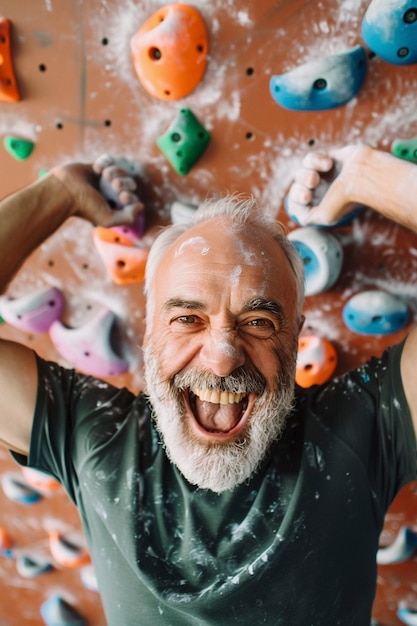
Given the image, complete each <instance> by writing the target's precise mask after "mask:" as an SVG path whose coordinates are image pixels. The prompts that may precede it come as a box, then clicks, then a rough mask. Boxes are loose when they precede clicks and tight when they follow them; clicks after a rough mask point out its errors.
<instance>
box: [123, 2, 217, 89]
mask: <svg viewBox="0 0 417 626" xmlns="http://www.w3.org/2000/svg"><path fill="white" fill-rule="evenodd" d="M130 48H131V51H132V56H133V63H134V66H135V70H136V73H137V75H138V77H139V80H140V81H141V83H142V84H143V86H144V88H145V89H146V90H147V91H148V92H149V93H150V94H151V95H153V96H155V97H156V98H159V99H160V100H178V99H180V98H184V97H185V96H187V95H188V94H190V93H191V92H192V91H193V90H194V89H195V88H196V87H197V85H198V83H199V82H200V81H201V79H202V77H203V75H204V72H205V69H206V64H207V54H208V34H207V29H206V25H205V23H204V20H203V18H202V17H201V15H200V13H199V12H198V11H197V9H195V8H194V7H192V6H190V5H188V4H182V3H174V4H168V5H166V6H164V7H162V8H160V9H159V10H158V11H156V13H154V14H153V15H152V16H151V17H150V18H149V19H148V20H147V21H146V22H145V23H144V24H143V26H142V27H141V28H140V29H139V30H138V31H137V33H136V34H135V35H134V36H133V37H132V39H131V41H130Z"/></svg>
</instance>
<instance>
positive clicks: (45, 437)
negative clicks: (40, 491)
mask: <svg viewBox="0 0 417 626" xmlns="http://www.w3.org/2000/svg"><path fill="white" fill-rule="evenodd" d="M37 367H38V393H37V400H36V407H35V413H34V420H33V426H32V433H31V441H30V447H29V455H28V457H27V458H26V457H25V456H22V455H19V454H16V453H12V455H13V457H14V458H15V460H16V461H17V462H18V463H20V464H21V465H29V466H30V467H34V468H36V469H39V470H41V471H43V472H47V473H48V474H51V475H52V476H53V477H54V478H56V479H57V480H58V481H59V482H60V483H61V484H62V485H63V486H64V487H65V488H66V490H67V492H68V495H69V496H70V498H71V499H72V500H73V501H74V502H76V500H77V491H78V471H77V467H78V465H79V464H80V463H82V459H83V456H84V455H86V454H88V451H89V447H90V446H91V445H99V443H100V442H99V439H100V437H102V438H103V439H108V438H111V436H112V433H113V432H116V431H117V429H118V428H119V427H120V420H121V419H123V416H126V414H128V413H129V407H130V406H131V405H132V402H133V401H134V397H135V396H134V395H133V394H132V393H131V392H130V391H128V390H127V389H119V388H117V387H114V386H112V385H110V384H108V383H106V382H104V381H102V380H99V379H96V378H93V377H91V376H86V375H83V374H80V373H78V372H75V371H74V370H68V369H65V368H63V367H61V366H59V365H58V364H56V363H53V362H49V361H45V360H43V359H41V358H40V357H39V356H37Z"/></svg>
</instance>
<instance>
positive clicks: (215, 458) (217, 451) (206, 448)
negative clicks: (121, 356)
mask: <svg viewBox="0 0 417 626" xmlns="http://www.w3.org/2000/svg"><path fill="white" fill-rule="evenodd" d="M144 362H145V378H146V391H147V394H148V396H149V398H150V401H151V404H152V407H153V417H154V419H155V423H156V427H157V429H158V430H159V432H160V433H161V435H162V437H163V441H164V445H165V449H166V453H167V456H168V458H169V459H170V460H171V462H172V463H173V464H174V465H176V466H177V467H178V469H179V470H180V472H181V473H182V474H183V476H184V477H185V478H186V479H187V480H188V481H189V482H190V483H191V484H193V485H197V486H198V487H200V488H202V489H210V490H211V491H214V492H215V493H221V492H223V491H227V490H230V489H233V488H234V487H236V486H237V485H239V484H241V483H243V482H244V481H246V480H249V479H250V478H251V476H252V475H253V474H254V473H255V472H256V470H257V469H258V468H259V466H260V464H261V463H262V461H263V460H264V458H265V455H266V453H267V451H268V449H269V448H270V446H271V444H272V443H273V442H274V441H275V440H277V439H278V438H279V437H280V436H281V435H282V432H283V430H284V428H285V424H286V421H287V417H288V415H289V414H290V412H291V410H292V406H293V399H294V375H293V364H291V366H290V367H288V366H287V368H286V371H283V368H282V367H281V368H280V371H281V372H282V375H281V376H280V379H279V380H278V381H277V383H276V385H275V389H273V390H272V391H269V392H264V393H263V394H262V396H261V397H260V398H258V400H257V401H256V403H255V406H254V408H253V410H252V413H251V415H250V418H249V424H248V426H247V428H246V430H245V431H244V433H243V435H242V436H241V437H239V439H237V440H234V441H231V442H230V443H224V442H221V443H217V442H213V443H206V442H202V441H201V440H200V439H198V437H197V436H196V435H195V434H194V433H193V432H192V431H191V430H190V429H189V428H188V425H187V422H186V420H184V419H183V418H184V415H185V405H184V401H183V397H182V391H180V390H178V389H177V388H176V387H175V386H174V384H173V383H172V382H164V381H163V380H162V377H161V374H160V371H159V367H158V364H157V359H156V357H155V355H154V354H153V353H152V349H151V347H150V345H149V344H148V346H147V347H146V348H145V351H144ZM281 366H283V363H281Z"/></svg>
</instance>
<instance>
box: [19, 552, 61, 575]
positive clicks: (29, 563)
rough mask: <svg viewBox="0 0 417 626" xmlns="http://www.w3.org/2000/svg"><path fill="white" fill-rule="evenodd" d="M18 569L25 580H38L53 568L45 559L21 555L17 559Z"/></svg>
mask: <svg viewBox="0 0 417 626" xmlns="http://www.w3.org/2000/svg"><path fill="white" fill-rule="evenodd" d="M16 569H17V571H18V573H19V574H20V575H21V576H22V577H23V578H36V576H40V575H41V574H46V572H50V571H51V570H52V569H53V566H52V564H51V563H50V562H49V561H47V560H46V559H44V558H38V557H36V556H32V555H31V556H29V555H27V554H20V555H19V556H18V557H17V559H16Z"/></svg>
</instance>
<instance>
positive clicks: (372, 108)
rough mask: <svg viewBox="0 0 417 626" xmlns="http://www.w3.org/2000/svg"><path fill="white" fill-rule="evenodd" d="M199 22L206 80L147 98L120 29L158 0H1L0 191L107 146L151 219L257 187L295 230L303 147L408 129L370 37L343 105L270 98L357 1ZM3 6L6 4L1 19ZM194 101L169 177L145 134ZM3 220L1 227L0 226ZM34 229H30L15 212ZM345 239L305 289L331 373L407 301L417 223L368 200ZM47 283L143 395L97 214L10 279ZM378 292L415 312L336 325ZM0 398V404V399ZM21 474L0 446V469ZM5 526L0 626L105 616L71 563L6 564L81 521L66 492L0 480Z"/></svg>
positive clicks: (409, 579)
mask: <svg viewBox="0 0 417 626" xmlns="http://www.w3.org/2000/svg"><path fill="white" fill-rule="evenodd" d="M192 4H193V6H195V7H196V8H197V9H199V11H200V13H201V15H202V16H203V19H204V21H205V24H206V27H207V31H208V35H209V58H208V64H207V69H206V72H205V74H204V77H203V80H202V81H201V82H200V83H199V84H198V86H197V88H196V89H195V90H194V91H193V92H192V93H191V94H190V95H188V96H186V97H185V98H183V99H181V100H176V101H162V100H158V99H157V98H155V97H154V96H152V95H151V94H149V93H148V92H147V91H146V90H145V89H144V87H143V86H142V84H141V83H140V81H139V80H138V77H137V75H136V73H135V70H134V66H133V62H132V57H131V52H130V39H131V37H132V36H133V35H134V34H135V32H136V31H137V30H138V29H139V28H140V27H141V25H142V24H143V23H144V22H145V20H146V19H147V18H148V17H150V16H151V15H152V14H153V13H154V12H155V11H156V10H157V9H159V8H160V7H161V6H164V3H162V2H158V1H156V0H143V1H140V0H136V1H134V0H88V1H86V0H85V1H83V0H3V1H2V3H1V7H0V11H1V14H2V17H4V18H7V19H9V20H10V21H11V24H12V54H13V63H14V70H15V74H16V80H17V82H18V86H19V91H20V95H21V99H20V100H19V101H17V102H4V101H1V100H0V134H1V137H2V139H3V138H5V137H6V136H13V137H17V138H21V139H25V140H30V141H32V142H33V144H34V149H33V152H32V153H31V155H30V156H29V157H28V158H27V159H24V160H16V159H15V158H13V157H12V156H11V155H10V154H9V153H8V152H7V151H6V150H5V149H4V148H3V146H1V145H0V195H1V196H2V197H3V196H5V195H7V194H9V193H11V192H13V191H15V190H16V189H18V188H19V187H21V186H23V185H25V184H27V183H29V182H31V181H33V180H35V179H37V177H38V176H39V175H41V174H42V172H43V171H45V170H48V169H49V168H51V167H52V166H53V165H55V164H57V163H60V162H63V161H67V160H81V161H87V162H91V161H93V160H94V159H95V158H96V157H98V156H99V155H100V154H102V153H105V152H107V153H110V154H112V155H113V156H115V157H118V158H122V157H123V158H125V159H127V160H128V162H129V165H130V167H131V171H132V172H134V174H135V176H136V177H137V179H138V181H139V190H140V194H141V196H142V197H143V199H144V201H145V205H146V215H147V219H148V221H149V222H150V221H151V220H152V215H157V217H158V220H159V221H162V222H167V221H169V215H170V207H171V204H172V203H173V202H174V201H180V202H184V203H191V204H198V203H199V202H200V201H202V200H203V199H204V198H205V197H206V196H210V195H220V194H222V193H225V192H240V193H245V194H251V195H253V196H255V198H257V200H258V201H259V202H260V203H261V205H262V206H264V208H265V211H268V212H270V213H272V214H273V215H276V216H277V218H279V219H280V220H282V221H283V222H284V223H285V224H286V225H287V227H288V228H289V229H290V230H291V229H293V228H294V227H295V225H294V224H293V223H291V222H290V220H288V218H287V216H286V213H285V210H284V205H283V202H284V198H285V195H286V193H287V191H288V188H289V185H290V184H291V181H292V179H293V176H294V173H295V171H296V168H297V167H298V166H299V164H300V162H301V160H302V157H303V156H304V155H305V154H306V152H307V151H309V150H311V149H317V150H328V149H331V148H336V147H341V146H343V145H345V144H348V143H359V142H361V143H367V144H370V145H372V146H374V147H378V148H381V149H382V150H386V151H390V148H391V144H392V142H393V141H394V140H395V139H399V138H400V139H409V138H412V137H414V136H416V135H417V113H416V112H417V106H416V93H417V91H416V86H417V65H415V64H414V65H407V66H398V65H392V64H389V63H387V62H385V61H383V60H382V59H381V58H379V57H378V56H375V55H373V54H372V51H371V50H368V49H366V51H367V56H368V70H367V75H366V80H365V83H364V85H363V86H362V88H361V89H360V91H359V92H358V94H356V95H355V97H353V98H352V99H351V100H350V101H349V102H348V103H347V104H345V105H343V106H340V107H337V108H335V109H331V110H324V111H319V112H312V111H302V112H300V111H289V110H287V109H284V108H282V107H280V106H279V105H278V104H277V103H276V102H274V101H273V99H272V97H271V95H270V93H269V81H270V78H271V76H273V75H276V74H282V73H285V72H288V71H290V70H292V69H294V68H296V67H298V66H300V65H302V64H304V63H307V62H309V61H315V60H319V59H322V58H324V57H327V56H329V55H333V54H339V53H342V52H345V51H346V50H350V49H351V48H353V47H354V46H356V45H362V46H364V47H365V48H366V45H365V43H364V41H363V39H362V36H361V23H362V20H363V16H364V13H365V11H366V9H367V7H368V5H369V1H368V0H321V1H320V2H316V1H315V0H278V1H273V0H257V1H256V2H252V1H250V0H228V1H227V2H226V1H225V0H211V1H210V2H206V1H204V0H195V1H194V2H193V3H192ZM0 17H1V16H0ZM184 107H186V108H189V109H191V110H192V111H193V113H194V114H195V115H196V116H197V118H198V119H199V121H200V122H201V123H202V124H203V126H204V127H205V128H206V129H207V130H208V131H209V132H210V135H211V140H210V143H209V145H208V147H207V149H206V151H205V152H204V154H203V155H202V156H201V158H200V159H199V160H198V162H197V163H196V165H195V166H194V167H193V168H192V169H191V171H190V172H189V173H188V174H187V175H185V176H180V175H179V174H177V173H176V172H175V171H174V169H173V168H172V167H171V165H170V164H169V163H168V161H167V159H166V157H165V155H164V154H163V153H162V152H161V150H160V149H159V148H158V146H157V145H156V140H157V139H158V137H160V136H161V135H162V134H163V133H165V131H166V130H167V128H168V127H169V125H170V124H171V122H172V121H173V119H174V118H175V117H176V115H177V113H178V111H179V110H180V109H181V108H184ZM0 228H1V224H0ZM22 228H24V229H30V224H22ZM334 234H335V236H336V237H337V238H338V240H339V241H340V243H341V244H342V246H343V252H344V260H343V267H342V273H341V275H340V277H339V279H338V281H337V282H336V284H335V285H334V286H333V287H332V288H331V289H330V290H329V291H327V292H325V293H323V294H320V295H318V296H311V297H309V298H307V301H306V305H305V315H306V325H305V330H304V332H305V334H316V335H319V336H322V337H325V338H327V339H329V340H330V341H331V342H332V343H333V344H334V346H335V348H336V351H337V354H338V366H337V373H341V372H343V371H346V370H347V369H348V368H349V367H352V366H355V365H357V364H359V363H360V362H362V361H363V360H364V359H366V358H367V357H369V356H371V355H373V354H380V353H381V352H382V350H383V349H384V347H385V346H387V345H389V344H391V343H394V342H396V341H399V340H400V339H401V338H402V337H403V336H404V335H405V333H406V332H407V330H409V328H410V325H411V324H412V323H413V322H415V319H416V311H417V300H416V287H415V284H416V278H417V240H416V237H415V235H413V234H411V233H409V232H407V231H406V230H404V229H402V228H400V227H397V226H395V225H393V224H392V223H389V222H387V221H385V220H384V219H383V218H381V217H378V216H376V215H374V214H373V213H372V212H371V211H368V210H366V209H365V210H363V211H362V212H361V214H360V215H359V217H358V218H356V219H355V221H354V222H353V224H352V225H349V226H345V227H343V228H339V229H336V231H335V232H334ZM45 286H56V287H58V288H59V289H61V290H62V292H63V294H64V297H65V310H64V317H63V321H64V322H65V323H66V324H67V325H68V326H70V327H78V326H82V325H83V324H85V323H86V322H88V320H89V319H91V316H93V315H94V314H95V313H96V312H98V311H99V310H100V309H102V308H103V307H107V308H109V309H111V310H112V311H113V312H114V313H115V315H116V316H117V320H118V325H119V339H120V346H119V347H120V350H121V351H122V352H123V354H124V356H125V357H126V359H127V360H128V361H129V371H128V373H127V374H124V375H120V376H116V377H113V378H111V381H112V382H113V383H114V384H116V385H126V386H128V387H130V388H131V389H133V390H134V391H138V390H139V389H141V387H142V384H143V379H142V360H141V353H140V344H141V341H142V337H143V318H144V299H143V295H142V283H134V284H131V285H124V286H119V285H116V284H115V283H114V282H113V281H112V279H111V277H110V276H109V275H108V273H107V271H106V269H105V267H104V265H103V262H102V260H101V258H100V257H99V256H98V254H97V250H96V248H95V245H94V243H93V229H92V227H91V225H89V224H86V223H84V222H82V221H81V220H79V219H72V220H70V221H69V222H68V223H67V224H65V225H64V226H63V227H62V228H61V229H60V230H59V231H58V232H57V233H56V234H55V235H53V236H52V237H51V238H50V239H49V240H48V241H46V242H45V243H44V244H43V245H42V246H41V248H40V249H39V250H38V251H36V252H35V253H34V254H33V255H32V256H31V257H30V258H29V259H28V260H27V262H26V263H25V265H24V266H23V268H22V269H21V271H20V272H19V274H18V275H17V276H16V278H15V279H14V280H13V281H12V283H11V284H10V285H9V288H8V291H7V293H8V295H10V296H13V297H20V296H22V295H24V294H28V293H31V292H34V291H36V290H38V289H40V288H42V287H45ZM371 288H376V289H385V290H387V291H389V292H391V293H395V294H397V295H400V296H403V297H404V298H406V300H407V303H408V304H409V307H410V311H411V316H410V325H408V326H407V328H405V329H404V330H403V331H401V332H399V333H396V334H395V335H390V336H386V337H380V336H378V337H365V336H360V335H357V334H355V333H353V332H351V331H349V330H348V329H347V328H346V326H345V325H344V324H343V322H342V309H343V306H344V305H345V304H346V302H347V300H348V299H349V298H350V297H351V296H352V295H353V294H355V293H357V292H359V291H361V290H364V289H371ZM0 335H1V336H2V337H8V338H12V339H16V340H18V341H21V342H23V343H25V344H27V345H30V346H31V347H33V348H34V349H36V350H37V351H38V352H39V353H40V354H41V355H42V356H44V357H46V358H50V359H53V360H58V361H59V362H60V363H62V364H63V365H68V366H71V363H68V362H66V361H65V360H64V359H63V358H62V357H61V356H60V354H58V353H57V352H56V350H55V348H54V346H53V345H52V343H51V341H50V339H49V336H48V334H47V333H46V334H42V335H36V334H28V333H23V332H22V331H19V330H17V329H16V328H14V327H13V326H11V325H9V324H2V325H1V326H0ZM0 404H1V400H0ZM10 471H13V472H16V471H17V472H18V471H19V469H18V468H17V466H16V465H15V464H14V463H13V462H12V461H11V459H10V458H9V455H8V453H7V452H6V451H3V452H0V472H1V473H6V472H10ZM0 498H1V507H0V509H1V510H0V526H3V527H4V528H6V529H7V530H8V531H9V533H10V534H11V536H12V537H13V538H14V540H15V551H14V554H13V556H12V557H11V558H6V557H1V556H0V595H1V597H2V598H3V600H2V601H1V602H0V626H3V625H4V626H6V625H7V626H17V625H19V626H23V625H32V626H37V625H38V624H42V623H43V622H42V619H41V616H40V612H39V611H40V605H41V604H42V603H43V602H44V601H45V600H46V599H47V598H48V597H49V596H50V595H51V594H59V595H62V596H63V597H64V598H66V600H67V601H68V602H69V603H70V604H72V605H73V606H75V607H77V609H79V610H80V612H81V613H82V614H83V615H84V616H85V617H86V618H87V619H88V620H89V622H88V623H89V624H90V625H91V626H103V625H104V624H105V622H104V617H103V613H102V610H101V605H100V597H99V594H98V592H96V591H91V590H88V589H86V587H85V585H84V584H83V583H82V582H81V578H80V572H79V571H78V570H77V569H66V568H64V567H62V566H60V565H59V564H57V563H55V569H54V570H53V571H52V572H50V573H47V574H44V575H42V576H39V577H38V578H35V579H25V578H22V577H21V576H20V575H19V574H18V573H17V571H16V565H15V560H16V557H17V555H18V554H23V553H29V554H30V553H39V552H40V553H42V554H47V553H48V532H49V531H50V530H52V529H58V530H60V531H62V532H63V533H69V534H71V533H74V532H79V522H78V516H77V512H76V511H75V509H74V508H73V506H72V505H71V504H70V502H69V501H68V499H67V497H66V495H65V494H64V492H63V491H61V490H58V493H53V494H49V493H48V494H46V495H45V496H44V497H43V499H42V500H41V501H40V502H39V503H37V504H33V505H31V506H27V505H26V506H25V505H21V504H17V503H15V502H12V501H10V499H8V498H7V497H6V496H5V495H4V494H3V493H1V490H0ZM416 511H417V502H416V494H415V485H414V484H413V485H410V486H408V487H407V488H406V489H405V490H404V492H402V494H401V495H400V497H399V498H398V500H397V502H396V503H394V505H393V507H392V509H391V510H390V512H389V514H388V516H387V523H386V528H385V529H384V533H383V536H382V538H381V542H382V543H383V544H384V545H385V544H388V543H390V542H391V541H393V539H394V538H395V536H396V534H397V532H398V530H399V528H400V527H401V526H403V525H409V526H411V527H412V528H414V529H415V530H417V524H416V522H415V519H416ZM416 585H417V561H416V560H415V559H414V558H412V559H410V560H408V561H407V562H406V563H404V564H401V565H395V566H381V567H380V572H379V578H378V595H377V600H376V603H375V618H376V619H378V620H379V622H380V624H381V626H395V625H399V624H401V622H400V621H399V620H398V618H397V617H396V610H397V608H398V604H399V603H400V602H401V601H406V602H407V603H408V605H409V606H410V607H411V608H413V607H414V608H415V609H417V595H416V588H417V587H416Z"/></svg>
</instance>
